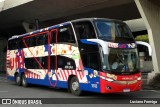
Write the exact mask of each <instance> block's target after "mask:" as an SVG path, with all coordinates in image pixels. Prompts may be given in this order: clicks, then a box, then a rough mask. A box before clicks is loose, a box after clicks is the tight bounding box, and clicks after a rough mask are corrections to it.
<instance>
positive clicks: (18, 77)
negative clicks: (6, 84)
mask: <svg viewBox="0 0 160 107" xmlns="http://www.w3.org/2000/svg"><path fill="white" fill-rule="evenodd" d="M15 82H16V85H18V86H21V85H22V79H21V77H20V76H19V75H18V73H17V74H16V75H15Z"/></svg>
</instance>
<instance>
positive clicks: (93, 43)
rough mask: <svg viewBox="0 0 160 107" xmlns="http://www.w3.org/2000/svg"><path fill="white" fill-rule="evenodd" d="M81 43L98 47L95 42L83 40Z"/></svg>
mask: <svg viewBox="0 0 160 107" xmlns="http://www.w3.org/2000/svg"><path fill="white" fill-rule="evenodd" d="M80 41H81V42H82V43H84V44H91V45H98V44H97V43H95V42H91V41H87V39H81V40H80Z"/></svg>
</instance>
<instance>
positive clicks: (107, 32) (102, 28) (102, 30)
mask: <svg viewBox="0 0 160 107" xmlns="http://www.w3.org/2000/svg"><path fill="white" fill-rule="evenodd" d="M96 26H97V29H98V34H99V38H101V39H108V40H111V38H112V36H111V35H112V34H111V30H112V25H111V23H110V22H104V21H103V22H101V21H100V22H96Z"/></svg>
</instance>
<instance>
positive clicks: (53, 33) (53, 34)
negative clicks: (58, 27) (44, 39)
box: [50, 31, 56, 43]
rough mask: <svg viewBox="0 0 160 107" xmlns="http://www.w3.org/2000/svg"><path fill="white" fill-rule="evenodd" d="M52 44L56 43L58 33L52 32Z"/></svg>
mask: <svg viewBox="0 0 160 107" xmlns="http://www.w3.org/2000/svg"><path fill="white" fill-rule="evenodd" d="M50 43H56V32H55V31H52V32H51V38H50Z"/></svg>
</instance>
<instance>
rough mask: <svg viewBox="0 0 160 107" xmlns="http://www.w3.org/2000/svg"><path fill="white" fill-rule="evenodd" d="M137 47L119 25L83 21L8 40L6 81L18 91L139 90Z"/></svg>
mask: <svg viewBox="0 0 160 107" xmlns="http://www.w3.org/2000/svg"><path fill="white" fill-rule="evenodd" d="M137 44H141V45H146V46H148V47H149V52H150V53H151V48H150V46H149V45H148V44H147V43H144V42H135V40H134V37H133V35H132V33H131V31H130V29H129V27H128V26H127V25H126V24H125V23H123V22H122V21H118V20H113V19H104V18H84V19H77V20H73V21H68V22H65V23H61V24H58V25H55V26H51V27H47V28H44V29H40V30H36V31H33V32H30V33H26V34H22V35H19V36H13V37H12V38H10V39H9V40H8V50H7V59H6V71H7V78H8V79H9V80H13V81H15V82H16V84H17V85H19V86H21V85H22V86H28V85H29V84H38V85H45V86H52V87H59V88H67V89H68V90H69V91H70V92H71V93H73V94H75V95H81V93H82V92H83V91H90V92H98V93H116V92H131V91H138V90H140V89H141V85H142V80H141V72H140V67H139V57H138V53H137Z"/></svg>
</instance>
